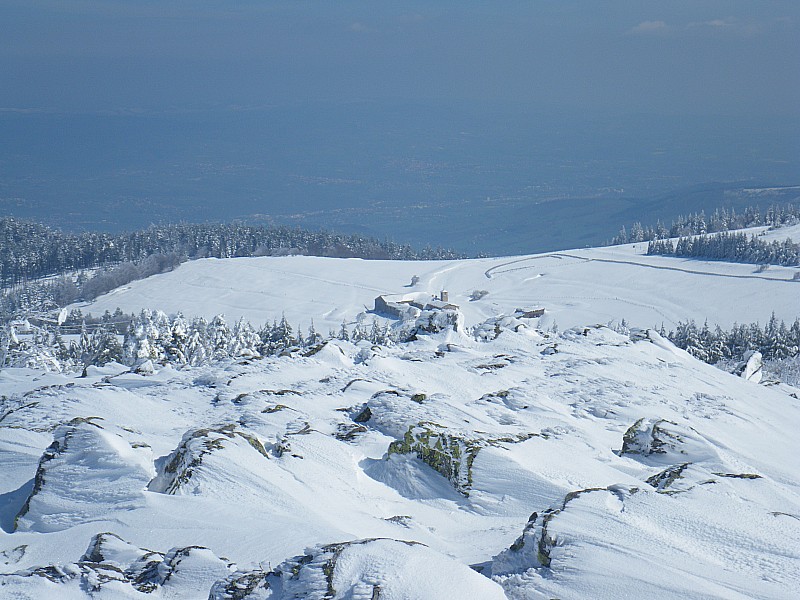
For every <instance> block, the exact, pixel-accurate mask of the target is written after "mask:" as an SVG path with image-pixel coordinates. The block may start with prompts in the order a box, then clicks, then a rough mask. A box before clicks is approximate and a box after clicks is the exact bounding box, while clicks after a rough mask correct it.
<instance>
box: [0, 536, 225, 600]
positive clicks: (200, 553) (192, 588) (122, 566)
mask: <svg viewBox="0 0 800 600" xmlns="http://www.w3.org/2000/svg"><path fill="white" fill-rule="evenodd" d="M233 569H235V566H234V565H232V564H230V563H229V562H228V561H226V560H225V559H221V558H219V557H217V556H216V555H214V553H213V552H211V550H209V549H208V548H203V547H201V546H187V547H184V548H173V549H172V550H170V551H169V552H167V553H166V554H164V553H161V552H154V551H152V550H146V549H143V548H138V547H136V546H134V545H132V544H129V543H128V542H126V541H125V540H123V539H122V538H121V537H119V536H118V535H116V534H114V533H109V532H105V533H99V534H97V535H96V536H94V537H93V538H92V541H91V542H90V544H89V547H88V549H87V550H86V552H85V553H84V555H83V556H81V558H80V559H79V560H78V561H77V562H75V563H70V564H67V565H49V566H46V567H35V568H32V569H27V570H25V571H19V572H17V573H13V574H10V575H0V587H2V586H3V585H4V584H5V583H6V582H10V581H11V580H17V581H19V580H27V582H28V586H27V588H28V589H33V590H36V589H37V588H41V595H39V596H38V597H42V598H45V597H52V598H55V597H65V596H67V595H69V597H70V598H71V597H74V596H75V595H80V594H79V590H82V591H84V592H85V593H87V594H88V595H91V596H93V595H94V594H95V593H102V592H105V593H106V594H108V596H105V595H104V596H103V597H112V596H113V595H115V594H116V595H118V596H123V597H132V596H134V595H135V592H142V593H146V594H149V593H153V592H157V591H160V590H161V591H163V593H164V596H163V597H169V598H187V599H189V598H205V597H206V596H207V594H208V590H209V589H210V588H211V586H212V585H213V584H214V582H215V581H218V580H220V579H223V578H225V577H227V576H228V575H229V574H230V572H231V570H233ZM48 582H49V583H50V584H52V583H56V584H62V585H65V586H68V587H69V588H70V589H72V593H71V594H68V593H67V590H66V589H65V590H62V591H58V590H54V589H53V588H52V585H50V586H48ZM73 588H78V589H73ZM30 597H34V596H30Z"/></svg>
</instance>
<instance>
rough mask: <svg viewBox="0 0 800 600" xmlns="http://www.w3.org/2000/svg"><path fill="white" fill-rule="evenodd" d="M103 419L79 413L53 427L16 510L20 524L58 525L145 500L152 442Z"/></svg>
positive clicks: (41, 528) (35, 527) (65, 525)
mask: <svg viewBox="0 0 800 600" xmlns="http://www.w3.org/2000/svg"><path fill="white" fill-rule="evenodd" d="M99 423H102V420H101V419H97V418H94V419H93V418H91V417H90V418H86V419H82V418H80V417H76V418H75V419H72V420H71V421H70V422H69V423H66V424H65V425H62V426H61V427H58V428H57V429H56V430H55V432H54V434H53V438H54V439H53V443H52V444H50V446H48V447H47V449H46V450H45V452H44V454H43V455H42V458H41V460H40V461H39V467H38V469H37V470H36V476H35V478H34V484H33V490H32V491H31V494H30V496H29V497H28V499H27V500H26V502H25V505H24V506H23V507H22V509H21V510H20V512H19V514H18V515H17V519H16V525H17V529H18V530H20V531H42V532H48V531H58V530H61V529H67V528H69V527H71V526H73V525H76V524H78V523H83V522H90V521H96V520H100V519H102V518H104V517H105V516H106V515H107V514H108V513H109V512H112V511H115V510H133V509H135V508H141V507H143V506H144V496H143V493H142V492H143V490H144V488H145V487H146V485H147V482H148V481H149V480H150V477H151V476H152V455H151V453H150V448H149V447H148V446H147V445H146V444H138V445H137V444H136V443H131V442H129V441H128V440H127V439H125V437H124V435H121V434H124V433H125V432H122V431H110V430H109V429H107V428H106V427H104V426H103V425H101V424H99ZM115 429H116V428H115Z"/></svg>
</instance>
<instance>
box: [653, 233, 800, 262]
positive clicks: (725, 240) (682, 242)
mask: <svg viewBox="0 0 800 600" xmlns="http://www.w3.org/2000/svg"><path fill="white" fill-rule="evenodd" d="M647 254H648V255H659V256H683V257H689V258H705V259H712V260H725V261H728V262H742V263H752V264H761V265H782V266H787V267H793V266H800V244H796V243H794V242H793V241H792V240H790V239H785V240H783V241H777V240H774V241H771V242H766V241H764V240H762V239H759V238H758V237H756V236H755V235H751V236H748V235H747V234H745V233H735V232H722V233H717V234H714V235H702V236H695V237H682V238H680V239H679V240H678V241H677V242H676V243H673V242H672V240H668V239H666V240H652V241H650V242H648V244H647Z"/></svg>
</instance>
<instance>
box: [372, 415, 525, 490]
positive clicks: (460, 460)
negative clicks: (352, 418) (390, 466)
mask: <svg viewBox="0 0 800 600" xmlns="http://www.w3.org/2000/svg"><path fill="white" fill-rule="evenodd" d="M534 435H537V434H534V433H530V434H520V435H514V436H508V437H503V438H479V437H473V438H469V437H467V436H465V435H463V434H459V433H454V432H451V431H448V430H447V429H446V428H445V427H442V426H441V425H437V424H436V423H430V422H422V423H418V424H417V425H412V426H411V427H409V428H408V431H406V433H405V435H404V436H403V439H402V440H397V441H395V442H392V443H391V444H390V445H389V450H388V452H387V455H388V456H391V455H392V454H413V455H416V457H417V458H419V459H420V460H421V461H423V462H424V463H425V464H427V465H428V466H430V467H432V468H433V469H434V470H436V471H437V472H438V473H439V474H441V475H442V476H443V477H445V478H447V479H448V481H450V483H452V484H453V487H455V489H456V490H457V491H458V492H460V493H461V494H463V495H464V496H469V490H470V488H471V487H472V464H473V463H474V462H475V458H476V457H477V456H478V452H480V450H481V448H484V447H486V446H490V445H497V444H499V443H512V444H513V443H519V442H524V441H525V440H529V439H530V438H531V437H533V436H534Z"/></svg>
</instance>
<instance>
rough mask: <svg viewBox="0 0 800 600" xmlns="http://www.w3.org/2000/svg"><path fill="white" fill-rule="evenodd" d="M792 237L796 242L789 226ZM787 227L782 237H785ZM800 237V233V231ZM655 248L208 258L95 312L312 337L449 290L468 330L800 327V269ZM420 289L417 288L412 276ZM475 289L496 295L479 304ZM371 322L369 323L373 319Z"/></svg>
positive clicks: (120, 293)
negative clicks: (395, 298)
mask: <svg viewBox="0 0 800 600" xmlns="http://www.w3.org/2000/svg"><path fill="white" fill-rule="evenodd" d="M778 231H780V232H783V233H782V234H781V235H783V236H784V237H785V236H786V233H787V232H786V230H778ZM777 233H778V232H771V235H777ZM798 237H800V236H798ZM646 249H647V244H644V243H640V244H629V245H625V246H613V247H608V248H593V249H582V250H572V251H565V252H554V253H550V254H541V255H533V256H522V257H506V258H487V259H476V260H462V261H452V262H402V261H365V260H360V259H333V258H318V257H307V256H291V257H264V258H236V259H225V260H218V259H206V260H198V261H191V262H188V263H185V264H183V265H181V266H180V267H179V268H178V269H176V270H175V271H173V272H171V273H166V274H163V275H157V276H154V277H150V278H148V279H145V280H142V281H136V282H133V283H132V284H130V285H127V286H124V287H122V288H120V289H119V290H116V291H114V292H112V293H110V294H107V295H105V296H102V297H101V298H99V299H97V300H96V301H94V302H92V303H90V304H88V305H79V306H80V308H81V309H82V310H83V311H84V312H91V313H93V314H95V315H99V314H102V313H103V311H105V310H109V311H111V312H113V311H114V309H115V308H117V307H120V308H122V309H123V310H124V311H126V312H138V311H139V310H140V309H142V308H150V309H154V310H163V311H165V312H167V313H168V314H172V313H176V312H178V311H182V312H183V313H184V315H185V316H187V317H189V316H205V317H207V318H210V317H213V316H214V315H216V314H220V313H222V314H224V315H225V316H226V318H227V319H228V320H229V321H234V320H236V319H238V318H239V317H245V318H246V319H247V320H249V321H250V322H251V323H253V324H254V325H256V326H257V325H259V324H262V323H264V322H265V321H270V322H271V321H272V320H273V319H280V318H281V315H285V316H286V317H287V319H288V320H289V321H290V323H291V324H292V325H293V326H297V325H300V326H301V327H302V328H303V329H304V330H305V329H306V328H307V327H308V325H309V323H310V321H311V319H313V320H314V324H315V326H316V328H317V330H318V331H324V332H327V331H328V330H329V329H333V330H337V329H338V328H339V326H340V325H341V323H342V321H343V320H345V321H347V322H350V323H352V322H353V321H355V320H356V319H357V318H359V313H363V312H365V311H366V310H369V309H372V308H373V306H374V299H375V297H376V296H378V295H379V294H403V293H408V292H414V291H416V292H428V293H430V294H438V293H439V292H440V291H441V290H443V289H444V290H447V291H448V292H449V294H450V302H452V303H455V304H458V305H459V306H460V308H461V310H462V312H463V313H464V315H465V318H466V320H467V323H468V324H469V323H478V322H481V321H483V320H484V319H486V318H487V317H490V316H492V315H494V314H497V313H507V314H508V313H513V312H514V310H515V309H517V308H535V307H542V308H545V309H546V313H545V316H544V317H543V318H542V319H541V321H540V327H541V328H549V327H551V326H552V325H553V323H556V324H557V325H558V326H559V327H560V328H566V327H572V326H575V325H584V324H592V323H608V322H610V321H619V320H621V319H623V318H624V319H625V320H626V321H628V322H629V323H631V324H634V325H637V326H639V327H653V326H660V325H661V324H662V323H663V324H664V326H665V327H666V328H667V329H669V328H671V327H674V326H675V324H676V323H677V322H678V321H686V320H688V319H694V320H695V321H697V322H698V323H702V322H704V321H705V320H708V322H709V324H711V325H713V324H719V325H721V326H722V327H730V325H732V324H733V323H734V322H738V323H750V322H755V321H758V322H761V323H765V322H766V321H767V320H768V319H769V317H770V315H771V314H772V312H773V311H774V312H775V314H776V315H777V317H778V318H780V319H784V320H786V321H787V322H792V321H793V320H794V319H795V318H796V317H797V316H798V314H800V283H799V282H796V281H791V279H792V277H793V276H794V274H795V273H796V272H797V271H798V270H800V269H797V268H789V267H770V268H769V269H767V270H766V271H764V272H763V273H759V272H757V267H756V266H755V265H746V264H734V263H724V262H713V261H697V260H687V259H680V258H672V257H660V256H646V255H644V253H645V252H646ZM414 275H417V276H418V277H419V282H418V284H417V285H416V286H414V287H411V286H410V282H411V278H412V277H413V276H414ZM475 290H486V291H488V292H489V293H488V294H487V295H486V296H485V297H483V298H482V299H481V300H478V301H471V300H470V296H471V294H472V292H473V291H475ZM367 318H369V316H367Z"/></svg>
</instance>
